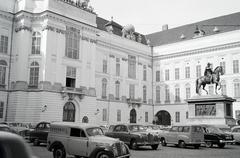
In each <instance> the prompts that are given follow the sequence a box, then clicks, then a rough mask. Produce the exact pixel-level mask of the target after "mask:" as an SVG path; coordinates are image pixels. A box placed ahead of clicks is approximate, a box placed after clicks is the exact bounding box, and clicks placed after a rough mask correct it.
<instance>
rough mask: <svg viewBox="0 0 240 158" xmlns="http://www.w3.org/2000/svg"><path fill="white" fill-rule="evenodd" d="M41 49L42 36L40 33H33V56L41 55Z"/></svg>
mask: <svg viewBox="0 0 240 158" xmlns="http://www.w3.org/2000/svg"><path fill="white" fill-rule="evenodd" d="M40 47H41V34H40V33H39V32H33V35H32V54H40Z"/></svg>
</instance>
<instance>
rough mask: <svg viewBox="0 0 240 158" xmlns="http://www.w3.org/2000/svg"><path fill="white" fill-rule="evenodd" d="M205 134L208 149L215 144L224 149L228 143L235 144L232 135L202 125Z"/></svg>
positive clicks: (211, 126) (216, 128) (214, 127)
mask: <svg viewBox="0 0 240 158" xmlns="http://www.w3.org/2000/svg"><path fill="white" fill-rule="evenodd" d="M201 127H202V129H203V132H204V140H205V143H206V147H209V148H210V147H212V146H213V145H214V144H215V145H217V146H218V147H219V148H224V146H225V145H226V143H234V142H235V141H234V138H233V135H232V134H227V133H225V132H223V131H222V130H220V129H219V128H218V127H216V126H213V125H201Z"/></svg>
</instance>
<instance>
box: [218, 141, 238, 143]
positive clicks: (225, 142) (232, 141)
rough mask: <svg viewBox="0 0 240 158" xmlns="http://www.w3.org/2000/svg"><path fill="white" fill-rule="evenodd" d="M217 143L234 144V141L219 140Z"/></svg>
mask: <svg viewBox="0 0 240 158" xmlns="http://www.w3.org/2000/svg"><path fill="white" fill-rule="evenodd" d="M219 143H235V140H220V141H219Z"/></svg>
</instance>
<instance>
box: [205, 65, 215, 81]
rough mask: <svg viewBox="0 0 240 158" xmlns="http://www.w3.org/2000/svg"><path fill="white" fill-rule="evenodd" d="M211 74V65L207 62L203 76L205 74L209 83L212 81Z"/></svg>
mask: <svg viewBox="0 0 240 158" xmlns="http://www.w3.org/2000/svg"><path fill="white" fill-rule="evenodd" d="M212 74H213V70H212V66H211V64H210V63H207V66H206V68H205V71H204V76H206V79H207V82H209V83H212Z"/></svg>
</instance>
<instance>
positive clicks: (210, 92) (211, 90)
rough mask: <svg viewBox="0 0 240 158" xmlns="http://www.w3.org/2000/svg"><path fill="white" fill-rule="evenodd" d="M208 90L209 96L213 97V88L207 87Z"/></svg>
mask: <svg viewBox="0 0 240 158" xmlns="http://www.w3.org/2000/svg"><path fill="white" fill-rule="evenodd" d="M208 89H209V94H210V95H213V86H209V87H208Z"/></svg>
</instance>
